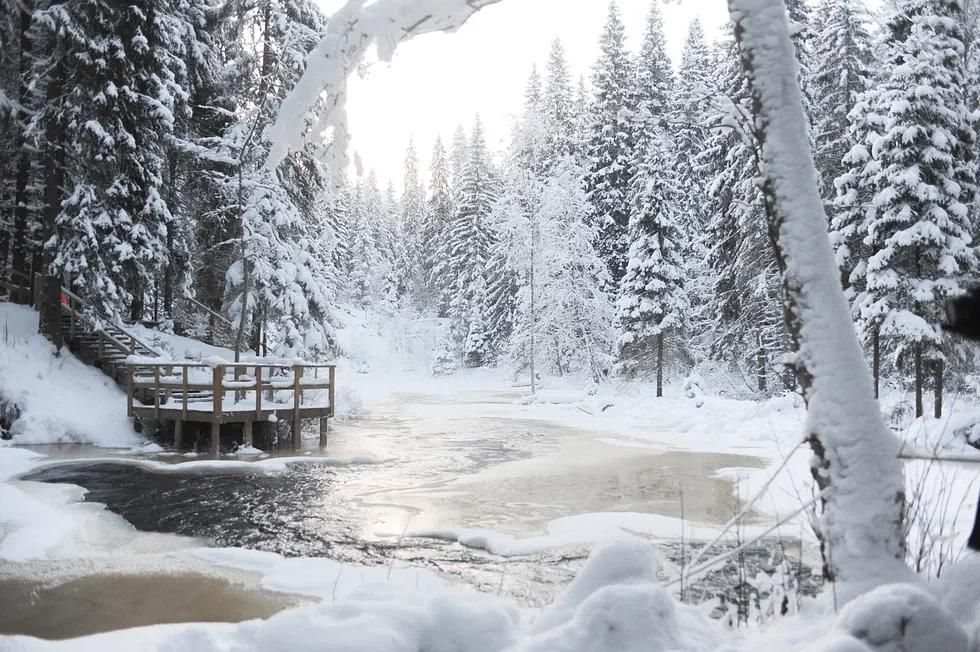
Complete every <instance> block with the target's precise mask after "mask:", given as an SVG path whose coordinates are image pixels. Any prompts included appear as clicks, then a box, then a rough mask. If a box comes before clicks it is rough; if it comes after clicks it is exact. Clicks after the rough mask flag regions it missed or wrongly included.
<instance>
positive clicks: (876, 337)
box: [871, 328, 881, 398]
mask: <svg viewBox="0 0 980 652" xmlns="http://www.w3.org/2000/svg"><path fill="white" fill-rule="evenodd" d="M871 355H872V365H873V368H872V375H873V376H874V383H875V398H878V397H880V396H881V394H880V390H881V332H880V331H879V330H878V329H877V328H875V330H874V333H873V334H872V335H871Z"/></svg>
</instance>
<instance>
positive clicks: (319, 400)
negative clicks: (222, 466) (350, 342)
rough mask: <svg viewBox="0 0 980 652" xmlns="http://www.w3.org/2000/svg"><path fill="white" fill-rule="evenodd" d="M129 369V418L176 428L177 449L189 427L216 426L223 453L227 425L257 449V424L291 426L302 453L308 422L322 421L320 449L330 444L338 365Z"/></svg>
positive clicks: (150, 363) (214, 447)
mask: <svg viewBox="0 0 980 652" xmlns="http://www.w3.org/2000/svg"><path fill="white" fill-rule="evenodd" d="M126 367H127V370H128V372H127V383H126V387H127V389H126V396H127V401H126V403H127V411H128V414H129V416H131V417H134V418H141V419H154V420H156V421H157V422H158V423H161V424H162V423H165V422H168V421H169V422H172V423H173V427H174V446H175V447H176V448H180V445H181V436H182V433H183V426H184V423H185V422H195V423H209V424H211V452H212V453H217V452H218V449H219V447H220V436H221V425H222V424H226V423H234V424H242V429H243V434H244V440H245V441H244V443H245V445H246V446H251V445H252V433H253V426H254V424H256V423H268V422H270V421H279V420H285V421H288V422H289V423H290V424H291V425H292V435H293V446H294V447H295V448H299V447H300V446H301V444H302V422H303V419H319V421H320V445H321V446H326V444H327V430H328V421H327V420H328V419H329V418H330V417H332V416H334V397H335V391H334V390H335V387H336V367H335V365H332V364H314V363H307V362H302V363H287V362H270V361H265V360H255V361H248V362H240V363H237V364H236V363H223V362H221V363H214V364H206V363H199V362H158V361H154V360H133V359H130V360H129V361H128V362H127V363H126Z"/></svg>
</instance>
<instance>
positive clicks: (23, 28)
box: [3, 1, 32, 304]
mask: <svg viewBox="0 0 980 652" xmlns="http://www.w3.org/2000/svg"><path fill="white" fill-rule="evenodd" d="M31 5H32V3H31V2H30V1H27V2H24V3H23V4H22V5H21V9H20V70H19V72H20V91H19V96H18V100H19V101H20V105H21V107H26V106H27V104H28V101H27V100H28V96H29V93H30V91H29V89H28V87H27V84H28V76H27V71H28V68H29V66H30V65H31V64H30V58H31V38H30V34H29V30H30V27H31ZM15 124H16V123H15ZM15 128H16V129H17V132H18V133H17V138H16V140H15V141H14V142H15V143H16V147H15V150H16V151H17V153H18V161H17V176H16V177H15V180H14V182H15V188H16V189H15V191H14V233H13V241H12V242H11V247H10V253H11V258H10V266H11V267H12V268H13V270H14V271H15V272H20V273H21V274H22V275H23V276H22V277H21V278H19V279H13V280H15V282H16V283H17V284H18V285H20V284H22V283H23V279H24V278H28V277H29V273H30V270H29V266H28V264H27V261H28V245H27V212H28V205H27V183H28V181H29V180H30V173H31V154H30V152H29V151H28V150H27V148H26V147H24V136H23V130H22V129H21V128H20V125H16V127H15ZM3 262H6V261H3ZM28 285H30V284H28ZM10 298H11V299H12V300H13V301H15V302H17V303H21V304H26V303H30V301H31V296H30V291H29V290H25V291H24V292H23V293H13V295H12V296H11V297H10Z"/></svg>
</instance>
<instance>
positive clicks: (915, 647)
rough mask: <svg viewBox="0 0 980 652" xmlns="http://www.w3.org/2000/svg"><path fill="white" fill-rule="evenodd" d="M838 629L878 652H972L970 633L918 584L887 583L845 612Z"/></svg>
mask: <svg viewBox="0 0 980 652" xmlns="http://www.w3.org/2000/svg"><path fill="white" fill-rule="evenodd" d="M837 626H838V627H839V628H840V629H841V630H843V631H844V632H846V633H848V634H850V635H851V636H852V637H854V638H856V639H858V640H859V641H861V642H863V643H864V644H865V645H866V646H867V647H868V648H870V649H871V650H874V651H875V652H938V651H939V650H943V652H967V651H968V649H969V647H968V644H969V637H968V636H967V633H966V631H964V629H963V628H962V627H961V626H960V625H959V624H958V623H957V622H956V620H955V619H954V618H953V616H952V615H951V614H950V613H949V612H948V611H946V610H945V609H943V607H942V605H941V604H940V602H939V600H937V599H936V598H935V597H934V596H933V595H932V594H930V593H929V592H928V591H926V590H925V589H923V588H921V587H919V586H916V585H914V584H886V585H885V586H880V587H878V588H877V589H874V590H872V591H869V592H867V593H865V594H863V595H861V596H859V597H858V598H856V599H854V600H852V601H851V602H850V603H848V604H847V606H845V607H844V609H843V610H842V611H841V614H840V617H839V618H838V621H837ZM821 649H824V648H821ZM831 649H833V648H831ZM856 649H860V648H856Z"/></svg>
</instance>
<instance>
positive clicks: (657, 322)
mask: <svg viewBox="0 0 980 652" xmlns="http://www.w3.org/2000/svg"><path fill="white" fill-rule="evenodd" d="M645 141H646V143H647V145H646V148H647V149H646V152H645V153H644V155H643V156H642V158H640V160H639V165H638V167H637V171H636V177H635V178H634V180H633V185H634V188H633V214H632V215H631V217H630V231H629V235H630V250H629V263H628V265H627V267H626V276H624V277H623V280H622V283H621V285H620V291H619V301H618V303H617V309H618V314H619V324H620V328H621V330H622V332H621V334H620V336H619V341H618V343H617V368H618V370H619V372H620V373H621V374H623V375H625V376H627V377H635V376H637V375H640V374H644V373H648V372H649V371H650V370H651V369H655V370H656V375H657V396H658V397H661V396H663V381H664V366H665V364H666V355H667V353H666V351H665V349H666V347H667V346H668V345H671V346H673V347H682V346H683V345H681V344H680V342H681V337H682V336H683V335H684V332H685V326H686V322H687V317H688V311H689V309H690V305H689V299H688V296H687V292H686V290H685V284H686V279H685V275H686V274H685V271H686V270H685V265H684V258H683V255H684V251H685V250H686V249H687V245H686V239H687V236H686V234H685V233H684V232H683V230H682V226H681V219H680V214H679V209H680V206H681V199H682V197H683V195H682V193H681V191H680V187H679V184H678V182H677V178H676V173H675V171H674V168H673V161H674V159H673V147H674V145H673V142H671V141H670V140H669V139H668V138H667V136H666V133H664V131H663V130H657V131H655V132H654V133H653V134H652V135H651V136H649V137H647V138H646V139H645Z"/></svg>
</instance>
